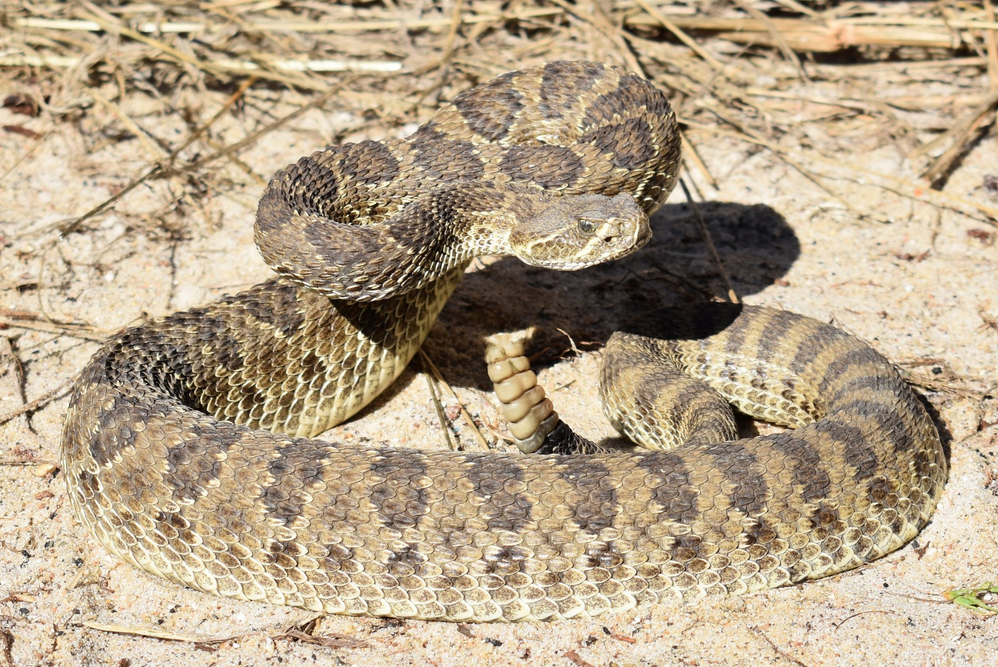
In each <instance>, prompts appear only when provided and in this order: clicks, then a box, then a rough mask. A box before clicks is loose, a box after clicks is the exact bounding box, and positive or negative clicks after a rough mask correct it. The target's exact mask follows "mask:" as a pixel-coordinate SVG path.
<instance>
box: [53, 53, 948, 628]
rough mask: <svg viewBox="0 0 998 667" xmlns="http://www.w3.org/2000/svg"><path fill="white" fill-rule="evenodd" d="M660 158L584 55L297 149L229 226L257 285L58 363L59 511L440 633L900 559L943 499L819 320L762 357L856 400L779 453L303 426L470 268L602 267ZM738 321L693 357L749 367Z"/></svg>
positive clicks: (886, 407) (905, 406)
mask: <svg viewBox="0 0 998 667" xmlns="http://www.w3.org/2000/svg"><path fill="white" fill-rule="evenodd" d="M678 168H679V133H678V129H677V127H676V124H675V117H674V115H673V114H672V111H671V110H670V108H669V105H668V102H667V101H666V100H665V98H664V96H662V94H661V93H660V92H658V91H657V90H656V89H655V88H654V87H653V86H651V85H650V84H649V83H648V82H646V81H644V80H642V79H640V78H639V77H637V76H634V75H631V74H628V73H626V72H625V71H623V70H621V69H619V68H616V67H610V66H604V65H601V64H598V63H583V62H573V63H564V62H563V63H551V64H549V65H546V66H543V67H537V68H530V69H524V70H521V71H518V72H511V73H509V74H506V75H503V76H501V77H499V78H497V79H494V80H492V81H489V82H487V83H485V84H482V85H481V86H478V87H476V88H474V89H472V90H470V91H468V92H467V93H464V94H462V95H460V96H458V97H457V98H455V99H454V101H453V102H452V103H451V104H449V105H447V106H446V107H444V108H442V109H441V110H440V111H439V112H438V113H437V115H436V116H434V118H433V119H431V120H430V121H429V122H428V123H427V124H425V125H424V126H422V127H421V128H420V129H419V130H417V132H416V133H415V134H414V135H412V136H411V137H409V138H407V139H403V140H393V141H387V142H381V143H379V142H361V143H358V144H347V145H344V146H339V147H335V148H331V149H328V150H326V151H322V152H319V153H316V154H314V155H312V156H310V157H307V158H303V159H302V160H300V161H299V162H298V163H297V164H295V165H291V166H290V167H288V168H287V169H286V170H284V171H282V172H280V173H279V174H278V175H277V176H276V177H275V178H274V179H273V181H272V182H271V184H270V186H269V187H268V189H267V191H266V193H265V194H264V197H263V199H262V200H261V204H260V209H259V212H258V216H257V226H256V236H257V244H258V246H259V247H260V249H261V252H262V253H263V255H264V257H265V259H266V260H267V261H268V263H270V264H271V265H272V266H273V267H274V268H275V270H276V271H277V272H278V273H279V274H280V275H279V277H277V278H275V279H272V280H270V281H268V282H265V283H263V284H261V285H257V286H256V287H253V288H251V289H250V290H248V291H247V292H244V293H241V294H238V295H235V296H230V297H225V298H223V299H221V300H220V301H217V302H214V303H212V304H209V305H207V306H205V307H202V308H197V309H194V310H190V311H187V312H182V313H176V314H174V315H171V316H169V317H166V318H164V319H161V320H157V321H155V322H151V323H149V324H145V325H142V326H140V327H137V328H132V329H128V330H126V331H123V332H121V333H120V334H118V335H117V336H116V337H114V338H113V339H112V340H110V341H109V342H108V343H106V344H105V345H104V346H103V347H101V349H100V350H98V351H97V353H96V354H95V355H94V357H93V358H92V360H91V361H90V362H89V364H88V365H87V366H86V368H85V369H84V370H83V372H82V373H81V375H80V378H79V379H78V381H77V382H76V384H75V385H74V389H73V392H72V396H71V400H70V407H69V410H68V414H67V419H66V426H65V432H64V439H63V448H62V460H63V470H64V473H65V477H66V481H67V485H68V490H69V496H70V499H71V502H72V505H73V507H74V508H75V510H76V513H77V515H78V517H79V518H80V519H81V521H82V522H83V523H84V524H85V525H86V526H87V527H88V529H89V530H90V531H91V532H92V533H93V534H94V536H95V537H96V538H97V539H98V540H99V541H100V542H101V544H103V545H104V546H105V547H106V548H107V549H108V550H110V551H111V552H113V553H115V554H117V555H119V556H120V557H122V558H123V559H125V560H126V561H128V562H129V563H132V564H133V565H135V566H137V567H140V568H142V569H144V570H146V571H148V572H151V573H153V574H156V575H159V576H162V577H165V578H167V579H169V580H172V581H175V582H178V583H181V584H184V585H187V586H190V587H192V588H195V589H198V590H201V591H204V592H207V593H214V594H219V595H225V596H230V597H234V598H239V599H245V600H260V601H266V602H270V603H273V604H286V605H294V606H300V607H305V608H308V609H313V610H317V611H325V612H329V613H346V614H367V615H375V616H394V617H402V618H424V619H443V620H452V621H490V620H507V621H514V620H540V619H560V618H571V617H576V616H584V615H590V616H595V615H599V614H603V613H608V612H614V611H623V610H626V609H630V608H633V607H635V606H639V605H648V604H653V603H657V602H664V601H675V600H686V599H695V598H699V597H702V596H706V595H714V594H724V593H739V592H746V591H751V590H757V589H760V588H766V587H772V586H779V585H783V584H787V583H792V582H796V581H800V580H802V579H805V578H808V577H814V576H822V575H825V574H830V573H832V572H835V571H839V570H841V569H845V568H848V567H853V566H855V565H857V564H859V563H861V562H865V561H867V560H870V559H872V558H875V557H877V556H879V555H881V554H883V553H886V552H887V551H889V550H891V549H894V548H897V547H899V546H900V545H901V544H903V543H904V542H905V541H906V540H908V539H910V538H911V537H912V536H913V535H914V534H915V533H916V532H917V531H918V530H919V529H920V528H921V527H922V526H923V525H924V524H925V522H926V521H927V520H928V517H929V515H930V514H931V511H932V509H933V507H934V505H935V502H936V500H937V499H938V496H939V493H940V491H941V488H942V484H943V481H944V479H945V474H946V463H945V459H944V458H943V456H942V450H941V447H940V445H939V439H938V435H937V433H936V431H935V428H934V426H933V425H932V423H931V421H930V420H929V419H928V417H927V415H926V414H925V412H924V409H922V407H921V405H920V404H919V403H918V401H917V399H915V398H914V396H913V395H912V394H911V392H910V390H908V388H907V387H906V386H905V385H904V384H903V382H901V381H900V379H899V378H897V377H896V373H894V372H893V371H892V370H891V369H890V366H889V364H886V365H885V363H886V362H884V364H882V363H881V362H880V361H879V357H878V358H877V359H873V358H872V357H869V355H867V354H866V353H854V352H851V351H850V350H851V349H852V348H851V347H849V345H846V346H845V347H843V346H842V345H840V344H839V343H838V342H836V341H838V339H835V341H832V343H831V344H829V345H827V346H826V345H824V344H823V341H824V339H823V338H821V336H823V335H826V334H820V335H819V334H817V333H816V334H815V336H817V337H816V338H813V340H811V339H809V340H811V342H810V343H806V344H805V341H804V340H803V339H801V345H800V352H799V353H798V354H797V356H796V357H794V358H793V360H794V363H792V364H791V366H792V368H791V369H790V370H792V371H794V372H798V373H802V374H803V375H804V376H806V377H805V379H804V380H802V381H801V382H802V383H806V382H815V381H817V382H818V384H819V385H821V381H820V379H819V380H815V378H817V377H818V376H821V377H826V376H827V377H832V376H835V375H836V374H837V373H840V372H841V373H845V374H846V375H847V376H848V377H850V378H852V380H853V381H851V382H845V383H844V384H843V383H835V382H834V381H833V384H834V390H835V391H837V392H844V393H843V396H851V395H853V394H855V396H856V398H855V400H853V401H851V403H853V404H854V405H855V406H859V405H860V404H862V406H864V407H863V408H862V409H858V408H857V409H856V410H854V411H853V412H852V413H849V414H850V417H849V420H847V421H846V422H845V423H840V422H836V423H835V424H834V426H829V424H831V422H827V421H822V420H819V421H817V422H815V423H814V424H811V425H810V426H805V427H803V428H801V429H798V430H797V431H794V432H792V433H791V434H789V435H786V436H785V438H784V440H781V441H778V442H775V441H772V440H753V441H748V442H744V441H743V442H740V443H738V446H737V447H736V446H734V445H723V446H722V445H716V446H700V445H697V446H696V447H694V448H692V449H691V448H680V449H677V450H674V451H649V452H638V453H615V454H599V455H581V456H567V455H546V456H545V455H537V456H533V455H528V456H525V455H522V454H511V453H503V452H484V453H463V452H423V451H413V450H405V449H399V448H393V447H387V446H377V445H370V444H351V443H346V444H345V443H331V442H326V441H323V440H317V439H313V436H315V435H316V434H318V433H320V432H321V431H323V430H325V429H327V428H329V427H331V426H333V425H335V424H337V423H339V422H341V421H343V420H344V419H347V418H348V417H350V416H351V415H353V414H355V413H356V412H357V411H358V410H360V409H361V408H362V407H363V406H364V405H366V404H367V403H369V402H370V401H371V400H372V399H373V398H374V397H375V396H377V395H378V393H380V392H381V391H382V390H383V389H384V388H385V387H387V386H388V385H389V384H390V383H391V382H392V381H393V380H394V379H395V378H396V377H397V376H398V375H399V373H400V372H401V371H402V369H403V368H404V367H405V365H406V363H408V361H409V360H410V359H411V357H412V356H413V354H414V353H415V351H416V350H417V349H418V347H419V345H420V344H421V343H422V340H423V339H424V337H425V336H426V335H427V333H428V331H429V329H430V327H432V325H433V322H434V321H435V319H436V317H437V315H438V314H439V312H440V310H441V309H442V307H443V306H444V304H445V303H446V301H447V299H448V298H449V296H450V294H451V293H452V292H453V290H454V289H455V287H456V285H457V283H458V281H459V280H460V277H461V275H462V273H463V270H464V268H465V266H466V265H467V262H468V260H469V259H470V258H471V257H474V256H476V255H478V254H485V253H500V254H514V255H516V256H518V257H520V258H521V259H523V260H524V261H527V262H530V263H533V264H537V265H540V266H551V267H552V268H565V269H575V268H581V267H584V266H587V265H591V264H594V263H598V262H601V261H607V260H609V259H614V258H616V257H620V256H623V255H624V254H627V253H628V252H631V251H633V250H634V249H636V248H638V247H640V246H641V245H642V244H643V243H645V242H646V241H647V239H648V236H649V232H648V227H647V215H648V214H650V213H651V212H653V211H654V210H655V209H656V208H657V207H658V206H659V205H660V204H661V203H662V202H663V201H664V200H665V198H666V197H667V196H668V194H669V192H670V191H671V189H672V186H673V185H674V183H675V179H676V175H677V172H678ZM749 321H754V320H752V318H751V317H750V318H749ZM784 329H785V330H786V331H790V330H791V329H794V330H798V329H797V327H796V326H794V327H790V326H787V327H784ZM738 331H740V332H741V333H737V334H733V336H734V338H731V337H729V338H727V339H725V340H726V341H727V342H725V343H722V344H720V347H719V348H718V349H714V348H712V349H711V350H709V351H704V350H700V351H698V352H696V353H695V356H696V358H697V359H700V358H701V357H703V359H705V361H703V362H702V363H705V364H707V365H712V364H713V365H718V364H719V365H720V367H722V369H723V368H725V367H727V368H729V370H730V369H731V368H734V369H736V370H737V369H740V368H741V366H739V364H742V363H743V362H746V360H747V359H748V360H750V359H752V358H755V359H756V361H758V355H755V356H754V357H753V355H751V354H750V355H747V356H746V355H744V354H742V355H740V354H739V352H744V351H746V350H748V351H751V350H752V349H753V347H752V346H753V345H755V346H756V348H760V346H761V343H759V341H761V340H762V338H759V337H758V336H755V335H754V334H752V331H754V329H753V328H752V326H747V327H742V328H739V329H738ZM822 331H824V330H822ZM850 345H851V344H850ZM715 347H717V346H715ZM864 349H869V348H864ZM871 352H872V351H871ZM874 354H875V353H874ZM697 355H699V356H697ZM864 355H866V356H864ZM773 368H774V372H775V368H776V366H773ZM739 373H740V371H739ZM892 373H893V374H892ZM735 374H738V373H735ZM720 375H721V377H722V379H723V377H724V373H723V370H722V372H721V374H720ZM729 375H731V374H730V373H729ZM784 383H785V384H787V383H788V384H789V385H791V386H793V385H794V383H795V380H794V379H792V378H790V379H787V380H784ZM784 388H785V389H786V387H784ZM825 388H827V387H825ZM819 407H820V406H819ZM819 412H820V410H819ZM823 423H824V424H825V427H820V425H821V424H823ZM711 447H713V448H711ZM812 470H813V471H819V472H820V473H821V474H820V475H818V476H817V477H815V478H813V479H811V478H809V477H808V476H807V474H806V471H812ZM822 475H823V476H822Z"/></svg>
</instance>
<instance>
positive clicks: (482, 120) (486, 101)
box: [451, 72, 524, 142]
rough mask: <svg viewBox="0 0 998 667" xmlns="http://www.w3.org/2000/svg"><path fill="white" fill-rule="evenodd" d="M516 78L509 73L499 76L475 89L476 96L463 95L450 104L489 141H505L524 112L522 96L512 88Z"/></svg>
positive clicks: (476, 131) (472, 128)
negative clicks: (518, 116)
mask: <svg viewBox="0 0 998 667" xmlns="http://www.w3.org/2000/svg"><path fill="white" fill-rule="evenodd" d="M516 76H517V74H516V73H514V72H510V73H509V74H504V75H502V76H499V77H496V78H495V79H493V80H492V81H489V82H488V83H484V84H482V85H481V86H479V87H478V88H476V89H475V90H476V94H475V95H470V94H469V93H462V94H460V95H458V96H457V97H455V98H454V101H453V102H451V104H452V105H453V106H454V107H455V108H456V109H457V110H458V111H459V112H460V113H461V115H462V116H463V117H464V120H465V122H467V123H468V127H469V128H470V129H471V130H472V131H473V132H475V133H476V134H478V135H479V136H481V137H482V138H483V139H485V140H486V141H489V142H498V141H500V140H501V139H503V138H504V137H505V136H506V135H507V134H508V132H509V127H510V126H511V125H512V124H513V122H514V121H515V120H516V115H517V114H518V113H519V112H520V110H521V109H523V104H524V102H523V97H522V96H521V95H520V93H519V92H518V91H517V90H516V89H515V88H514V87H513V86H512V85H511V84H512V82H513V81H514V80H515V79H516ZM469 92H470V91H469ZM483 93H484V94H483Z"/></svg>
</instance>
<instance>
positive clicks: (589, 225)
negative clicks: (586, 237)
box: [579, 218, 596, 234]
mask: <svg viewBox="0 0 998 667" xmlns="http://www.w3.org/2000/svg"><path fill="white" fill-rule="evenodd" d="M579 231H581V232H582V233H583V234H592V233H593V232H595V231H596V223H595V222H593V221H592V220H590V219H589V218H579Z"/></svg>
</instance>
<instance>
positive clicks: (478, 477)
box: [464, 454, 533, 533]
mask: <svg viewBox="0 0 998 667" xmlns="http://www.w3.org/2000/svg"><path fill="white" fill-rule="evenodd" d="M464 460H465V462H466V463H469V464H471V466H470V467H469V468H468V471H467V477H468V481H470V482H471V484H472V487H473V489H474V492H475V495H476V496H478V497H479V498H483V499H484V500H485V501H484V503H482V504H481V505H480V506H479V516H481V518H482V519H483V520H485V521H486V522H487V523H488V526H489V530H508V531H513V532H516V533H518V532H521V531H522V530H523V529H524V528H526V527H527V526H529V525H530V523H531V521H532V517H531V508H532V507H533V505H532V504H531V502H530V500H529V499H528V498H527V496H526V495H524V494H523V493H520V492H519V491H516V490H513V491H510V487H511V485H510V482H522V481H523V469H522V468H520V466H519V465H518V464H517V463H516V462H515V461H514V460H513V459H511V458H495V457H490V456H488V455H482V454H468V455H466V456H465V459H464Z"/></svg>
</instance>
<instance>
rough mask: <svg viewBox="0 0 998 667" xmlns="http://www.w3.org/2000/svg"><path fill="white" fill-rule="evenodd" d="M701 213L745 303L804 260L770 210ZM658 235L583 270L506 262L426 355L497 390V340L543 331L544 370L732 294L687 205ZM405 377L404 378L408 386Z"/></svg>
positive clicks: (656, 229)
mask: <svg viewBox="0 0 998 667" xmlns="http://www.w3.org/2000/svg"><path fill="white" fill-rule="evenodd" d="M698 208H699V210H700V213H701V215H702V216H703V218H704V219H705V222H706V226H707V231H708V233H709V234H710V237H711V239H712V240H713V242H714V245H715V247H716V248H717V251H718V254H719V255H720V257H721V261H722V263H723V265H724V268H725V270H726V272H727V273H728V276H729V278H730V279H731V282H732V285H733V287H734V289H735V291H736V292H737V293H738V295H739V296H746V295H750V294H754V293H756V292H759V291H760V290H762V289H764V288H766V287H768V286H770V285H772V284H773V282H774V281H776V280H779V279H780V278H781V277H782V276H784V275H785V274H786V273H787V271H788V270H789V268H790V266H792V265H793V263H794V261H796V259H797V258H798V257H799V256H800V241H799V239H798V238H797V236H796V234H795V233H794V231H793V230H792V229H791V228H790V226H789V225H788V224H787V222H786V220H784V218H783V216H781V215H780V214H779V213H777V212H776V211H775V210H774V209H772V208H770V207H769V206H766V205H762V204H758V205H744V204H735V203H728V202H711V203H706V204H699V205H698ZM652 230H653V236H652V240H651V242H650V243H649V244H648V245H647V246H645V247H644V248H642V249H641V250H639V251H638V252H636V253H634V254H633V255H630V256H629V257H626V258H624V259H622V260H618V261H616V262H611V263H608V264H604V265H601V266H596V267H592V268H590V269H585V270H583V271H577V272H562V271H551V270H548V269H540V268H536V267H531V266H527V265H525V264H523V263H522V262H520V261H519V260H517V259H515V258H503V259H501V260H499V261H496V262H494V263H492V264H490V265H488V266H486V267H484V268H481V270H478V271H475V272H472V273H469V274H468V275H466V276H465V278H464V280H463V281H462V283H461V284H460V285H459V287H458V289H457V291H456V293H455V294H454V296H453V297H451V300H450V301H449V302H448V304H447V306H446V307H445V308H444V311H443V312H442V313H441V315H440V318H439V319H438V320H437V324H436V326H435V328H434V329H433V331H432V332H431V334H430V336H429V337H428V338H427V341H426V342H425V343H424V345H423V349H424V351H426V353H427V354H428V355H429V356H430V358H431V359H433V361H434V363H435V364H436V365H437V367H438V368H440V370H441V372H442V373H443V375H444V377H445V378H447V380H448V382H450V383H451V384H452V385H457V386H463V387H474V388H478V389H481V390H483V391H491V390H492V387H491V385H490V384H489V381H488V377H487V375H486V373H485V364H484V362H483V361H482V360H483V358H484V355H485V346H486V342H485V337H486V336H488V335H490V334H493V333H497V332H504V331H517V330H521V329H526V328H528V327H535V332H534V334H533V335H532V337H531V340H530V342H529V344H528V349H529V351H530V352H529V353H530V354H532V355H534V354H536V353H537V352H541V354H540V356H539V358H535V361H534V363H535V365H536V366H537V367H543V366H545V365H548V364H552V363H555V362H556V361H557V360H559V359H560V358H563V357H564V356H566V355H570V354H572V347H573V345H574V346H575V347H576V349H579V350H593V349H598V348H600V347H602V346H603V344H604V343H605V341H606V340H607V339H608V338H609V337H610V335H611V334H612V333H613V332H614V331H616V330H618V329H621V328H624V327H626V325H627V323H628V322H631V321H634V320H635V319H636V318H639V317H640V316H642V315H644V314H647V313H649V312H651V311H654V310H656V309H658V308H662V307H665V306H672V305H678V304H682V303H690V302H696V301H700V302H702V301H707V300H709V299H710V298H711V297H712V296H723V295H725V294H726V293H727V287H726V285H725V283H724V281H723V279H722V276H721V275H720V273H719V272H718V270H717V265H716V263H715V262H714V260H713V258H712V256H711V254H710V251H709V248H708V246H707V245H706V244H705V243H704V240H703V237H702V235H701V233H700V231H699V228H698V225H697V221H696V218H695V217H694V215H693V211H692V210H691V208H690V207H689V205H687V204H670V205H666V206H664V207H662V209H660V210H659V211H658V212H657V213H656V214H655V216H654V217H653V218H652ZM407 374H411V371H410V372H409V373H407ZM410 377H411V375H410ZM406 379H407V378H406V377H402V378H400V380H401V383H402V386H404V384H405V382H406ZM389 392H390V394H391V393H394V392H393V391H392V389H389ZM390 394H389V396H390ZM387 398H388V397H386V399H387Z"/></svg>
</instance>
